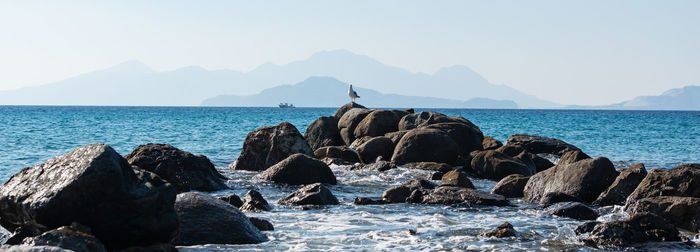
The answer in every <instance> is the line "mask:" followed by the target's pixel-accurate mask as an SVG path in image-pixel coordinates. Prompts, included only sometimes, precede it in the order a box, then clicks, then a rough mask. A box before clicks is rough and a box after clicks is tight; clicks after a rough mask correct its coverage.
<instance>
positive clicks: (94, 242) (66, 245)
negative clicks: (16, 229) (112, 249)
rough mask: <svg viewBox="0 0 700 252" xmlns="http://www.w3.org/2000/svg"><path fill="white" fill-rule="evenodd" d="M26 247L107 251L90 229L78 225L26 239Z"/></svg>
mask: <svg viewBox="0 0 700 252" xmlns="http://www.w3.org/2000/svg"><path fill="white" fill-rule="evenodd" d="M23 244H24V245H29V246H33V247H36V246H52V247H59V248H63V249H68V250H72V251H95V252H100V251H105V252H106V251H107V249H105V247H104V245H102V242H100V240H98V239H97V238H96V237H95V236H93V235H92V233H91V230H90V228H89V227H86V226H83V225H81V224H78V223H73V224H71V225H70V226H62V227H59V228H57V229H53V230H49V231H47V232H45V233H43V234H41V235H39V236H36V237H30V238H26V239H25V240H24V242H23Z"/></svg>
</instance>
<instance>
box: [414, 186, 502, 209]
mask: <svg viewBox="0 0 700 252" xmlns="http://www.w3.org/2000/svg"><path fill="white" fill-rule="evenodd" d="M422 199H423V200H422V203H423V204H443V205H457V206H511V204H510V202H509V201H508V200H507V199H506V198H505V197H503V196H501V195H498V194H492V193H487V192H482V191H479V190H476V189H470V188H464V187H458V186H439V187H437V188H435V190H432V191H430V192H429V193H428V194H427V195H424V196H423V198H422Z"/></svg>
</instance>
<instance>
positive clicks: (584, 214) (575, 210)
mask: <svg viewBox="0 0 700 252" xmlns="http://www.w3.org/2000/svg"><path fill="white" fill-rule="evenodd" d="M544 212H545V214H548V215H556V216H561V217H568V218H572V219H577V220H595V219H597V218H598V213H597V212H596V211H595V210H593V208H591V207H589V206H587V205H585V204H583V203H580V202H560V203H556V204H554V205H551V206H549V207H547V208H546V209H544Z"/></svg>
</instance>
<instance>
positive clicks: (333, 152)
mask: <svg viewBox="0 0 700 252" xmlns="http://www.w3.org/2000/svg"><path fill="white" fill-rule="evenodd" d="M314 156H315V157H316V159H324V158H334V159H340V160H343V161H347V162H349V163H352V164H354V163H360V155H358V154H357V152H355V151H354V150H353V149H350V148H348V147H345V146H326V147H321V148H318V149H317V150H316V151H314Z"/></svg>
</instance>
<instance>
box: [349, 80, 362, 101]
mask: <svg viewBox="0 0 700 252" xmlns="http://www.w3.org/2000/svg"><path fill="white" fill-rule="evenodd" d="M348 96H350V100H351V101H352V102H355V98H360V96H359V95H357V92H355V90H352V84H350V89H348Z"/></svg>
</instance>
